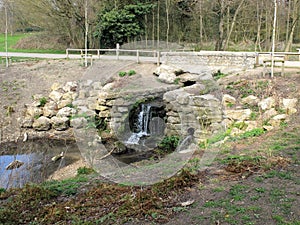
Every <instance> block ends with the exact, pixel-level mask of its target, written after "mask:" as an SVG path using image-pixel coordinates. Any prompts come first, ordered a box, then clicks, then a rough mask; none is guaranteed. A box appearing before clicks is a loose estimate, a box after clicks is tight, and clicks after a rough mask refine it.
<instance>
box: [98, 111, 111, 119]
mask: <svg viewBox="0 0 300 225" xmlns="http://www.w3.org/2000/svg"><path fill="white" fill-rule="evenodd" d="M99 117H101V118H108V117H110V112H109V110H106V111H101V112H99Z"/></svg>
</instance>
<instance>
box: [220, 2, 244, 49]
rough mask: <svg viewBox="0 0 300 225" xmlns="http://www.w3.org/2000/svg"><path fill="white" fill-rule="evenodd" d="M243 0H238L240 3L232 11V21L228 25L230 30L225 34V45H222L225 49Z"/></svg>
mask: <svg viewBox="0 0 300 225" xmlns="http://www.w3.org/2000/svg"><path fill="white" fill-rule="evenodd" d="M244 2H245V0H241V1H240V4H239V5H238V7H237V9H236V10H235V12H234V16H233V19H232V22H231V26H230V30H229V32H228V34H227V38H226V41H225V45H224V49H225V50H226V49H227V48H228V44H229V41H230V37H231V34H232V31H233V28H234V26H235V23H236V18H237V16H238V14H239V12H240V10H241V8H242V5H243V4H244Z"/></svg>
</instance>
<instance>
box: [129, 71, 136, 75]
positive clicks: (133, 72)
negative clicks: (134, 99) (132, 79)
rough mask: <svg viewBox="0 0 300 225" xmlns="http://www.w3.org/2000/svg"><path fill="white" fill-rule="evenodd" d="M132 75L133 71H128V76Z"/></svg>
mask: <svg viewBox="0 0 300 225" xmlns="http://www.w3.org/2000/svg"><path fill="white" fill-rule="evenodd" d="M134 74H136V72H135V70H129V71H128V76H132V75H134Z"/></svg>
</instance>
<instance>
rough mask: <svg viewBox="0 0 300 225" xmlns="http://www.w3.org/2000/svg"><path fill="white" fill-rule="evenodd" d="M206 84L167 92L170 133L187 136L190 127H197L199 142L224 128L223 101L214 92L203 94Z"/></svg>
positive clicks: (168, 130) (165, 99) (168, 129)
mask: <svg viewBox="0 0 300 225" xmlns="http://www.w3.org/2000/svg"><path fill="white" fill-rule="evenodd" d="M204 88H205V86H204V85H199V84H194V85H192V86H190V87H185V88H181V89H177V90H174V91H170V92H167V93H165V94H164V101H165V103H166V110H167V124H166V130H165V133H166V134H167V135H179V136H182V137H185V136H186V135H187V132H188V129H189V128H193V129H194V130H195V133H194V137H195V138H196V140H197V141H198V142H200V141H202V140H205V139H206V138H208V137H210V136H211V135H212V134H215V133H217V132H220V131H221V130H223V128H222V121H223V111H222V103H221V101H220V100H219V99H218V98H216V97H215V96H214V95H212V94H201V90H204Z"/></svg>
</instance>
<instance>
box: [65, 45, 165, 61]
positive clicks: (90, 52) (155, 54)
mask: <svg viewBox="0 0 300 225" xmlns="http://www.w3.org/2000/svg"><path fill="white" fill-rule="evenodd" d="M71 54H80V55H81V58H85V57H88V58H92V57H93V56H96V57H97V58H99V59H100V56H101V54H102V55H111V54H114V55H115V57H116V59H119V58H120V57H121V56H129V57H130V56H131V57H135V59H136V61H137V62H138V63H139V62H140V61H141V59H140V57H145V58H146V57H147V58H154V59H156V62H157V64H159V63H160V52H159V51H156V50H139V49H137V50H130V49H120V48H115V49H107V48H105V49H77V48H67V49H66V57H67V58H70V55H71Z"/></svg>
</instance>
